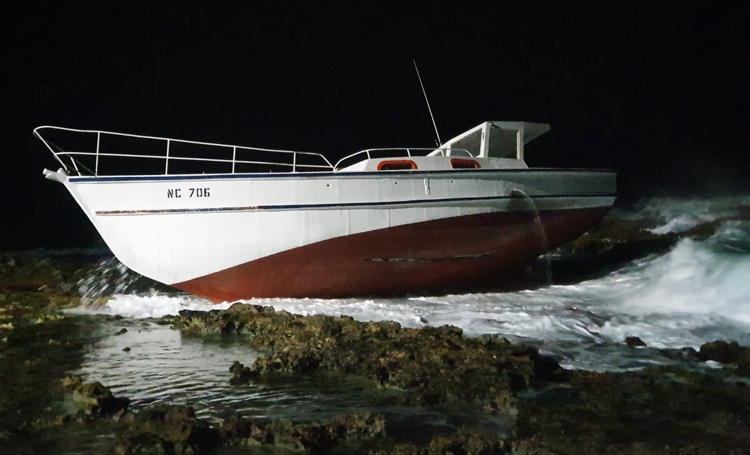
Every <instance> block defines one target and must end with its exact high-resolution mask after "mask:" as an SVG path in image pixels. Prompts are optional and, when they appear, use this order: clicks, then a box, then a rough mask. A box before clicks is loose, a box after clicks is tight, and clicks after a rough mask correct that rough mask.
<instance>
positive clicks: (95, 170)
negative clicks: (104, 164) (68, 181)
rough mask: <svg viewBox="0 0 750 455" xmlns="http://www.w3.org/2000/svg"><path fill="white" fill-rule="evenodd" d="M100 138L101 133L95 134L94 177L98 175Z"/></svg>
mask: <svg viewBox="0 0 750 455" xmlns="http://www.w3.org/2000/svg"><path fill="white" fill-rule="evenodd" d="M101 137H102V132H101V131H97V132H96V162H95V163H94V176H98V175H99V141H100V139H101Z"/></svg>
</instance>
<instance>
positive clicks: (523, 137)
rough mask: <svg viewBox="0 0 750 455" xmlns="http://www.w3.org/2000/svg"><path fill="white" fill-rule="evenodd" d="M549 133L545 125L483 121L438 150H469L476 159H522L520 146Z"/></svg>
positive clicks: (547, 126)
mask: <svg viewBox="0 0 750 455" xmlns="http://www.w3.org/2000/svg"><path fill="white" fill-rule="evenodd" d="M549 130H550V126H549V124H547V123H532V122H484V123H482V124H480V125H477V126H475V127H474V128H472V129H470V130H468V131H466V132H464V133H461V134H459V135H458V136H456V137H454V138H453V139H451V140H449V141H447V142H446V143H445V144H443V145H442V147H441V148H442V149H448V150H450V149H454V148H457V149H463V150H468V151H469V152H470V153H471V154H472V155H474V156H476V157H479V158H516V159H519V160H523V146H524V145H525V144H528V143H529V142H531V141H533V140H534V139H536V138H538V137H539V136H541V135H542V134H544V133H546V132H547V131H549ZM448 154H450V152H449V153H448Z"/></svg>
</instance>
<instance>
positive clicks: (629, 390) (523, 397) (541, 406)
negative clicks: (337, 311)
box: [0, 222, 750, 455]
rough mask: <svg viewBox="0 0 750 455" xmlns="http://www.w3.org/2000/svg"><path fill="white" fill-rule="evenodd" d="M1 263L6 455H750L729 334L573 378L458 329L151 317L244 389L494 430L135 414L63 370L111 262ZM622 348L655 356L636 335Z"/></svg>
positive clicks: (355, 420) (748, 406) (350, 419)
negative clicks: (210, 357)
mask: <svg viewBox="0 0 750 455" xmlns="http://www.w3.org/2000/svg"><path fill="white" fill-rule="evenodd" d="M716 226H718V224H716V225H712V226H707V225H706V226H699V227H698V228H695V229H694V230H692V231H689V232H688V233H685V234H681V235H676V234H668V235H657V234H651V233H649V232H648V231H645V230H644V225H643V224H642V223H641V224H639V223H635V222H633V223H624V222H623V223H619V224H617V225H611V224H607V223H603V224H602V225H599V226H598V227H597V228H596V229H594V230H592V231H591V233H590V234H589V235H587V236H584V237H582V238H581V239H579V241H578V242H575V243H574V244H571V245H569V246H567V247H565V248H566V249H564V250H561V251H559V252H558V253H559V254H568V255H575V254H581V253H588V254H594V255H608V257H607V258H606V261H610V262H611V263H614V261H619V260H623V258H628V257H632V256H633V255H638V254H640V255H642V254H647V253H649V252H651V251H655V250H658V249H660V248H668V247H669V246H671V245H673V244H674V242H676V241H677V240H679V238H681V237H684V236H691V237H696V236H698V237H699V236H706V235H710V232H711V229H716ZM618 245H622V246H618ZM613 251H614V253H613ZM0 259H1V261H0V451H2V453H39V452H47V453H54V452H60V453H63V452H64V453H80V452H79V451H80V450H81V449H80V448H77V447H79V446H77V445H76V444H75V439H76V438H79V437H80V435H81V434H88V433H91V434H96V435H97V436H96V437H95V438H93V437H92V439H96V441H95V443H92V444H94V445H95V447H97V449H96V450H93V449H92V452H91V453H94V452H95V453H118V454H137V453H217V454H221V453H258V454H260V453H263V454H267V453H311V454H328V453H331V454H335V453H339V454H343V453H364V454H366V453H370V454H377V455H387V454H393V455H397V454H398V455H407V454H415V455H416V454H419V455H433V454H446V455H447V454H454V455H458V454H465V455H469V454H482V455H490V454H517V455H522V454H528V455H531V454H537V455H548V454H599V453H615V454H662V453H665V454H734V455H740V454H750V379H748V378H750V348H747V347H744V346H740V345H738V344H737V343H735V342H732V341H721V340H717V341H715V342H711V343H706V344H704V345H703V346H701V347H700V350H697V351H696V350H694V349H690V348H686V349H683V350H675V351H674V352H671V353H670V355H672V356H674V357H679V358H681V359H683V360H684V362H683V363H684V364H685V365H691V364H693V365H700V364H702V363H703V362H707V361H710V362H716V363H717V364H722V365H724V368H716V369H706V368H702V369H701V368H682V367H676V366H672V367H655V368H646V369H642V370H639V371H632V372H626V373H598V372H590V371H580V370H578V371H575V370H565V369H563V368H561V367H560V365H559V364H558V363H557V362H556V361H555V360H554V359H553V358H550V357H546V356H544V355H542V354H540V352H539V351H538V349H537V348H536V347H533V346H528V345H523V344H514V343H510V342H509V341H508V340H506V339H503V338H498V337H493V336H483V337H478V338H472V337H467V336H464V334H463V333H462V331H461V329H459V328H456V327H451V326H442V327H425V328H420V329H416V328H405V327H401V326H400V325H399V324H397V323H395V322H358V321H356V320H354V319H353V318H351V317H347V316H321V315H317V316H301V315H296V314H291V313H288V312H285V311H276V310H274V309H273V308H271V307H264V306H260V305H251V304H235V305H233V306H232V307H230V308H228V309H226V310H213V311H209V312H193V311H182V312H180V314H179V315H178V316H168V317H164V318H161V319H159V320H157V321H154V322H155V323H158V324H162V325H168V326H170V327H172V328H173V329H174V330H179V331H180V332H181V334H182V336H183V337H193V338H198V339H200V340H202V342H203V343H217V342H220V343H233V344H235V345H239V346H246V347H247V350H248V353H252V354H253V357H254V358H255V360H254V361H253V362H252V363H248V364H247V365H244V364H243V363H242V361H243V359H237V361H236V362H234V363H233V364H228V365H226V369H227V370H228V371H230V372H231V374H232V377H231V380H230V381H231V383H232V384H233V385H234V387H239V388H242V387H245V385H246V384H248V383H267V384H273V381H274V380H275V379H277V378H284V379H285V380H290V381H294V380H295V378H317V379H320V380H322V381H325V382H326V383H327V384H329V385H331V386H333V387H336V388H338V389H342V390H343V389H351V390H352V393H356V394H358V395H361V396H362V397H365V399H367V400H371V401H372V402H377V403H380V404H386V405H387V406H389V407H391V408H420V409H422V408H426V409H444V408H458V407H460V408H461V409H466V410H467V411H468V412H470V413H473V414H476V415H478V416H486V417H487V420H485V421H473V422H463V423H461V424H457V425H454V426H453V427H452V429H451V431H449V432H446V431H441V432H434V433H433V434H427V435H422V436H421V437H419V438H416V437H413V438H409V437H403V432H399V431H398V428H396V427H395V426H396V425H398V422H395V421H394V420H393V419H392V418H391V416H389V415H388V414H387V413H386V414H381V413H378V412H372V413H350V414H343V415H338V416H334V417H331V418H329V419H325V420H321V421H316V422H295V421H288V420H266V419H250V418H248V417H245V416H241V415H229V416H226V417H225V418H224V419H222V421H221V423H216V422H213V421H209V420H207V419H204V418H200V417H198V416H196V413H195V411H194V410H193V409H192V408H190V407H188V406H184V405H180V404H164V403H159V404H152V405H148V406H140V407H136V408H133V406H132V405H131V404H130V400H129V399H128V397H118V396H115V395H114V394H113V393H112V391H111V390H110V389H109V388H107V387H106V385H103V384H100V383H98V382H87V380H86V379H85V378H81V377H78V376H70V372H72V371H76V370H77V369H78V368H80V366H81V363H82V361H83V360H82V359H83V354H84V353H85V351H86V350H87V349H91V346H93V345H94V344H95V343H96V342H97V340H98V339H100V338H101V335H99V334H98V333H97V330H96V327H98V324H100V320H101V319H107V318H108V317H105V316H91V315H75V314H71V313H67V312H63V311H61V309H64V308H70V307H75V306H78V305H79V304H80V302H81V295H80V294H79V292H78V285H79V284H80V283H81V282H82V281H85V280H86V277H87V276H89V275H90V274H91V273H92V270H99V269H101V261H102V260H106V258H104V259H103V258H102V256H99V255H93V256H91V255H88V256H87V255H82V256H81V257H79V258H78V259H76V260H70V259H69V258H66V259H65V260H61V259H56V258H54V257H52V258H50V257H44V256H40V255H36V254H18V253H13V254H3V257H2V258H0ZM140 286H142V287H146V288H147V287H149V286H152V284H151V283H146V282H144V283H141V284H140ZM154 286H155V285H154ZM106 298H107V296H106V295H104V296H99V297H97V299H101V300H106ZM623 343H626V344H627V345H628V346H630V347H631V348H632V349H640V348H642V347H643V346H644V343H643V342H642V341H641V340H639V339H637V338H628V339H626V340H623ZM249 356H250V355H249ZM379 409H382V407H381V408H379ZM486 422H495V423H494V424H492V425H489V424H487V423H486ZM64 441H68V442H64ZM71 441H72V442H71ZM68 443H69V444H71V445H70V447H72V448H69V449H68V448H67V447H68V446H67V445H66V444H68Z"/></svg>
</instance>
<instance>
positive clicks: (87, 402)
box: [70, 382, 130, 416]
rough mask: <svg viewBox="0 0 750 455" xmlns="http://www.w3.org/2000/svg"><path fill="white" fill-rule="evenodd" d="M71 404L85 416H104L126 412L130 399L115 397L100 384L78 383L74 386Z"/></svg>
mask: <svg viewBox="0 0 750 455" xmlns="http://www.w3.org/2000/svg"><path fill="white" fill-rule="evenodd" d="M70 385H73V384H70ZM73 403H74V404H75V405H76V407H77V408H78V409H79V410H80V412H82V413H83V414H85V415H89V416H106V415H113V414H116V413H119V412H121V411H124V410H126V409H127V407H128V405H129V404H130V399H129V398H125V397H115V396H114V395H113V394H112V391H111V390H110V389H109V388H108V387H105V386H104V385H102V384H101V383H100V382H91V383H83V382H79V383H75V385H74V390H73Z"/></svg>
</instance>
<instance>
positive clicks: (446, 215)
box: [60, 169, 615, 301]
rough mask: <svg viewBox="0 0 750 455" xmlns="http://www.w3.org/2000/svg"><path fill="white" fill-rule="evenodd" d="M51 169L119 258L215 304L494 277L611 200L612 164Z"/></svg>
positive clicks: (560, 238) (580, 228)
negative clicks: (137, 172) (70, 173)
mask: <svg viewBox="0 0 750 455" xmlns="http://www.w3.org/2000/svg"><path fill="white" fill-rule="evenodd" d="M60 179H61V180H62V181H63V183H64V184H65V185H66V187H67V188H68V190H69V191H70V192H71V194H72V195H73V197H74V198H75V199H76V201H77V202H78V203H79V205H80V206H81V207H82V208H83V210H84V211H85V213H86V214H87V216H88V217H89V218H90V219H91V221H92V222H93V224H94V225H95V226H96V228H97V230H98V231H99V233H100V234H101V235H102V237H103V238H104V240H105V242H106V243H107V245H108V246H109V247H110V248H111V250H112V252H113V253H114V254H115V256H116V257H117V258H118V259H119V260H120V261H121V262H122V263H123V264H125V265H126V266H128V267H129V268H131V269H133V270H134V271H136V272H138V273H140V274H142V275H144V276H147V277H149V278H152V279H154V280H156V281H159V282H162V283H165V284H169V285H173V286H175V287H178V288H181V289H185V290H187V291H189V292H193V293H195V294H198V295H202V296H204V297H207V298H209V299H211V300H213V301H224V300H236V299H240V298H251V297H285V296H288V297H341V296H346V295H362V294H389V293H402V292H423V291H428V292H429V291H434V292H437V291H444V290H445V291H447V290H458V289H462V288H468V287H471V286H476V285H482V284H484V285H487V284H491V282H492V281H493V280H496V281H498V280H500V279H501V278H502V277H501V276H498V274H499V273H500V272H501V271H503V270H508V271H510V270H517V269H519V268H523V266H524V265H527V264H529V263H530V262H531V261H533V260H534V258H535V257H536V256H538V255H539V254H540V253H542V252H544V251H545V250H546V249H547V248H554V247H555V246H557V245H559V244H561V243H564V242H567V241H569V240H572V239H573V238H575V237H577V236H579V235H580V234H582V233H583V232H585V230H586V229H588V228H589V227H590V226H591V225H592V224H593V223H595V222H596V221H598V220H599V219H601V217H603V216H604V215H605V214H606V212H607V211H608V210H609V208H610V207H611V206H612V204H613V202H614V198H615V196H614V193H615V174H614V173H613V172H609V171H580V170H552V169H511V170H494V169H487V170H466V171H462V170H449V171H424V172H422V171H419V172H388V173H385V172H382V171H381V172H377V173H372V172H351V173H347V172H320V173H302V174H299V173H298V174H294V173H289V174H218V175H205V176H204V175H165V176H144V177H123V176H118V177H67V176H61V177H60ZM524 195H526V196H528V197H525V196H524ZM542 228H543V229H542Z"/></svg>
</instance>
